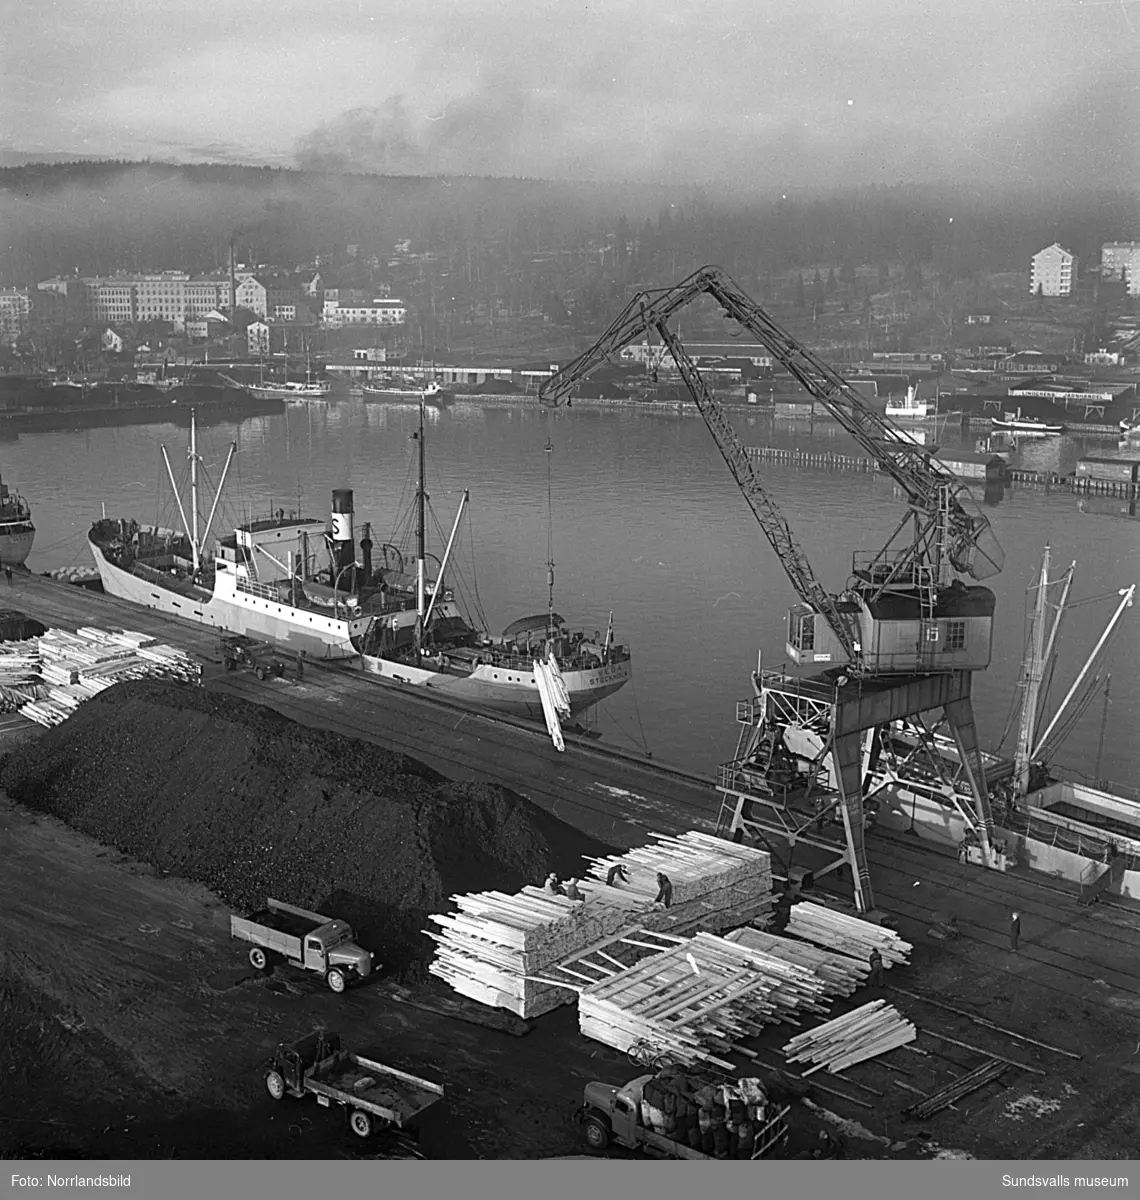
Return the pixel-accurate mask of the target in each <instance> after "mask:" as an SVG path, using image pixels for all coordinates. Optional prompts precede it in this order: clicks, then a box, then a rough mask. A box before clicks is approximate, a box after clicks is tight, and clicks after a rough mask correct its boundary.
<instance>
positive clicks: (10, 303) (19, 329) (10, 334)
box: [0, 288, 32, 344]
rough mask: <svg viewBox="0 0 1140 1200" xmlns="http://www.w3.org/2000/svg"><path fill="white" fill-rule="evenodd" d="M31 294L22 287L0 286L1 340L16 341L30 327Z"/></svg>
mask: <svg viewBox="0 0 1140 1200" xmlns="http://www.w3.org/2000/svg"><path fill="white" fill-rule="evenodd" d="M31 311H32V301H31V296H30V295H29V293H28V292H27V291H25V290H22V289H20V288H0V342H7V343H9V344H11V343H13V342H15V341H16V339H17V338H18V337H19V336H20V334H22V333H26V332H27V329H28V321H29V319H30V314H31Z"/></svg>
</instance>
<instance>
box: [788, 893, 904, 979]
mask: <svg viewBox="0 0 1140 1200" xmlns="http://www.w3.org/2000/svg"><path fill="white" fill-rule="evenodd" d="M786 932H787V933H788V934H789V935H790V936H792V937H797V938H801V939H803V941H805V942H811V943H812V944H813V945H815V946H823V947H824V948H826V949H828V950H834V951H836V952H837V953H839V954H842V955H845V956H846V957H848V958H857V959H860V960H861V961H863V962H866V961H867V959H868V958H869V957H870V955H871V951H872V950H878V952H879V954H880V955H882V959H883V968H884V969H889V968H890V967H894V966H899V965H905V964H906V963H907V962H909V961H910V959H909V955H910V952H911V950H912V949H913V948H914V947H913V946H911V944H910V943H909V942H904V941H903V939H902V938H901V937H899V935H898V934H897V933H896V932H895V931H894V930H893V929H887V928H884V927H883V926H882V925H873V924H872V923H871V922H870V921H863V920H861V919H860V918H859V917H851V916H848V915H847V913H843V912H838V911H836V910H835V909H834V908H827V907H825V906H824V905H822V904H814V903H812V902H811V901H810V900H801V901H800V902H799V903H798V904H793V905H792V910H791V914H790V916H789V918H788V926H787V930H786Z"/></svg>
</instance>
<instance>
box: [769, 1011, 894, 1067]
mask: <svg viewBox="0 0 1140 1200" xmlns="http://www.w3.org/2000/svg"><path fill="white" fill-rule="evenodd" d="M917 1036H918V1031H917V1030H916V1029H915V1027H914V1025H913V1024H911V1022H910V1021H908V1020H907V1019H906V1018H905V1017H904V1016H903V1015H902V1014H901V1013H900V1012H899V1011H898V1009H896V1008H893V1007H892V1006H891V1005H889V1004H888V1003H887V1002H886V1001H885V1000H873V1001H871V1003H870V1004H864V1005H863V1006H862V1007H861V1008H856V1009H853V1010H852V1011H851V1012H849V1013H847V1014H846V1015H845V1016H842V1017H836V1018H835V1020H833V1021H827V1022H825V1023H824V1024H823V1025H818V1026H816V1028H815V1029H812V1030H810V1031H809V1032H807V1033H801V1034H800V1035H799V1036H798V1037H794V1038H792V1040H791V1041H790V1042H788V1043H787V1045H786V1046H785V1047H784V1057H785V1058H786V1059H787V1060H788V1062H810V1063H814V1064H815V1065H814V1066H812V1067H809V1068H808V1070H806V1071H805V1072H804V1074H805V1075H811V1074H812V1073H813V1072H815V1071H818V1070H821V1069H822V1068H823V1067H826V1068H827V1069H828V1070H829V1071H831V1072H832V1073H835V1074H837V1073H838V1072H840V1071H845V1070H846V1069H847V1068H848V1067H852V1066H854V1065H855V1064H856V1063H860V1062H863V1061H865V1060H866V1059H868V1058H875V1057H876V1056H877V1055H880V1054H886V1053H887V1051H888V1050H897V1049H898V1047H899V1046H905V1045H906V1044H907V1043H908V1042H913V1041H914V1039H915V1038H916V1037H917Z"/></svg>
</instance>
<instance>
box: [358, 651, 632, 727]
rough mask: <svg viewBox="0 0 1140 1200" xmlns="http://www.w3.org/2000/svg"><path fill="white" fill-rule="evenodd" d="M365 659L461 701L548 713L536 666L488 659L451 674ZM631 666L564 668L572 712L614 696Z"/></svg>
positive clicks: (519, 712)
mask: <svg viewBox="0 0 1140 1200" xmlns="http://www.w3.org/2000/svg"><path fill="white" fill-rule="evenodd" d="M361 665H362V667H363V669H364V671H365V673H366V674H368V675H378V676H380V677H382V678H384V679H389V680H392V681H393V682H396V683H404V684H410V685H411V686H413V687H422V688H425V689H427V690H428V691H431V692H434V693H436V694H437V695H440V696H446V697H448V698H449V699H452V700H455V701H457V702H458V703H461V704H472V705H478V706H479V707H480V708H489V709H493V710H494V711H496V712H501V713H505V714H507V715H510V716H515V717H524V718H528V719H530V720H534V721H542V720H543V719H544V718H543V712H542V699H541V697H540V696H539V692H538V684H537V683H536V682H535V678H534V673H533V671H519V670H510V669H505V668H503V667H497V666H492V665H489V664H484V665H483V666H479V667H476V668H475V669H474V671H472V672H471V674H470V675H449V674H446V673H444V672H442V671H432V670H427V669H424V668H422V667H415V666H409V665H408V664H406V663H401V662H395V661H392V660H390V659H385V658H378V657H376V656H374V655H364V656H362V659H361ZM631 672H632V664H631V662H630V660H629V659H626V660H625V661H624V662H617V663H610V664H609V665H608V666H599V667H597V668H595V669H593V670H589V671H563V673H562V678H563V681H564V683H565V684H566V691H567V692H568V693H569V696H570V712H571V715H572V716H577V715H578V714H579V713H581V712H584V711H585V710H586V709H587V708H589V707H591V706H592V705H594V704H597V703H598V702H599V701H600V700H604V699H606V697H607V696H612V695H613V694H614V692H616V691H618V690H619V689H620V688H622V687H624V686H625V685H626V684H627V683H628V682H629V679H630V675H631Z"/></svg>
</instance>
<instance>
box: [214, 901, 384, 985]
mask: <svg viewBox="0 0 1140 1200" xmlns="http://www.w3.org/2000/svg"><path fill="white" fill-rule="evenodd" d="M230 936H231V937H235V938H239V939H241V940H242V941H243V942H252V943H253V948H252V949H251V950H250V952H249V961H250V962H251V963H252V964H253V966H254V968H255V969H256V970H258V971H264V970H267V969H268V968H269V967H271V966H272V965H273V964H274V963H275V962H288V963H291V964H292V965H293V966H295V967H300V968H301V969H302V970H304V971H315V972H317V973H318V974H321V975H323V976H324V977H325V982H326V983H327V984H328V985H329V988H330V989H331V990H332V991H334V992H343V991H344V990H345V988H346V987H347V986H348V985H349V983H351V982H352V981H353V980H355V979H363V978H364V977H365V976H366V975H370V974H371V973H372V971H373V970H374V969H375V968H376V967H377V966H378V965H379V964H378V963H376V962H374V961H373V959H374V956H373V955H372V954H370V953H369V952H368V951H367V950H364V949H362V948H361V947H360V946H358V945H357V944H356V942H355V941H353V933H352V927H351V926H350V925H349V924H348V923H347V922H346V921H338V920H335V919H334V918H332V917H326V916H324V915H323V914H321V913H315V912H309V911H308V909H304V908H296V907H295V906H294V905H292V904H286V903H285V902H284V901H283V900H274V899H272V898H270V899H269V900H267V901H266V904H265V908H263V909H261V910H260V911H258V912H255V913H251V914H250V915H249V916H248V917H239V916H231V917H230Z"/></svg>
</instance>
